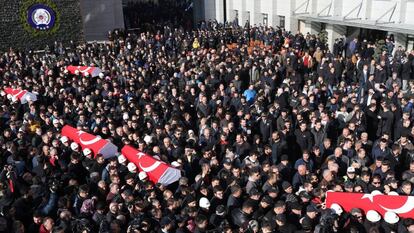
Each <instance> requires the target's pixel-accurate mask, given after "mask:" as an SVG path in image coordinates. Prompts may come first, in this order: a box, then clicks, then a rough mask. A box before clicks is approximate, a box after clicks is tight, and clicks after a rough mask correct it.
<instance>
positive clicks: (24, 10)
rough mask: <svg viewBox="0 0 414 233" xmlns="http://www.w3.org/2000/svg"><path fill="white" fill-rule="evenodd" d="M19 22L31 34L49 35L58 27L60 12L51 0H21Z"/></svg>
mask: <svg viewBox="0 0 414 233" xmlns="http://www.w3.org/2000/svg"><path fill="white" fill-rule="evenodd" d="M20 22H21V24H22V26H23V28H24V29H26V31H27V32H29V33H30V34H32V36H35V37H37V36H50V35H53V34H55V33H56V32H57V31H58V29H59V27H60V14H59V11H58V8H57V7H56V4H55V3H54V2H53V1H52V0H22V4H21V5H20Z"/></svg>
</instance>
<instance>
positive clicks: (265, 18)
mask: <svg viewBox="0 0 414 233" xmlns="http://www.w3.org/2000/svg"><path fill="white" fill-rule="evenodd" d="M262 16H263V26H268V22H269V15H268V14H262Z"/></svg>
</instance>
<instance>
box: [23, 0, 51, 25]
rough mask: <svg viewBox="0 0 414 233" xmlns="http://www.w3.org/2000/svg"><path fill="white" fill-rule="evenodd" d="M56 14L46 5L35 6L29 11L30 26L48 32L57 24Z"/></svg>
mask: <svg viewBox="0 0 414 233" xmlns="http://www.w3.org/2000/svg"><path fill="white" fill-rule="evenodd" d="M55 19H56V15H55V12H54V11H53V10H52V9H51V8H50V7H48V6H46V5H44V4H34V5H32V6H31V7H29V9H28V11H27V21H28V23H29V25H30V26H31V27H32V28H34V29H37V30H48V29H51V28H52V27H53V25H54V24H55Z"/></svg>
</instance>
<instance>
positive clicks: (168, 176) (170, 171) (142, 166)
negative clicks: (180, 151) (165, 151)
mask: <svg viewBox="0 0 414 233" xmlns="http://www.w3.org/2000/svg"><path fill="white" fill-rule="evenodd" d="M121 153H122V154H123V155H124V156H125V158H127V159H128V161H130V162H132V163H134V164H135V165H136V166H137V168H138V169H139V170H140V171H144V172H146V173H147V175H148V178H149V179H150V180H151V181H152V182H154V183H160V184H163V185H169V184H172V183H174V182H176V181H177V180H179V179H180V177H181V172H180V170H178V169H176V168H173V167H171V166H170V165H168V164H166V163H165V162H163V161H160V160H157V159H155V158H154V157H152V156H151V155H149V154H146V153H143V152H141V151H139V150H137V149H135V148H134V147H132V146H128V145H126V146H124V147H123V148H122V150H121Z"/></svg>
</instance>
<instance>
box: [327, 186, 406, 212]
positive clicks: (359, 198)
mask: <svg viewBox="0 0 414 233" xmlns="http://www.w3.org/2000/svg"><path fill="white" fill-rule="evenodd" d="M334 203H336V204H338V205H340V206H341V207H342V208H343V209H344V210H345V211H351V209H352V208H360V209H362V210H363V211H364V212H365V213H366V212H368V211H369V210H375V211H377V212H378V213H379V214H381V215H382V216H384V214H385V213H386V212H388V211H389V212H394V213H396V214H398V216H400V217H402V218H414V196H399V195H385V194H382V193H380V192H375V191H374V192H372V193H343V192H329V191H328V192H326V207H328V208H330V207H331V205H332V204H334Z"/></svg>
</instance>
